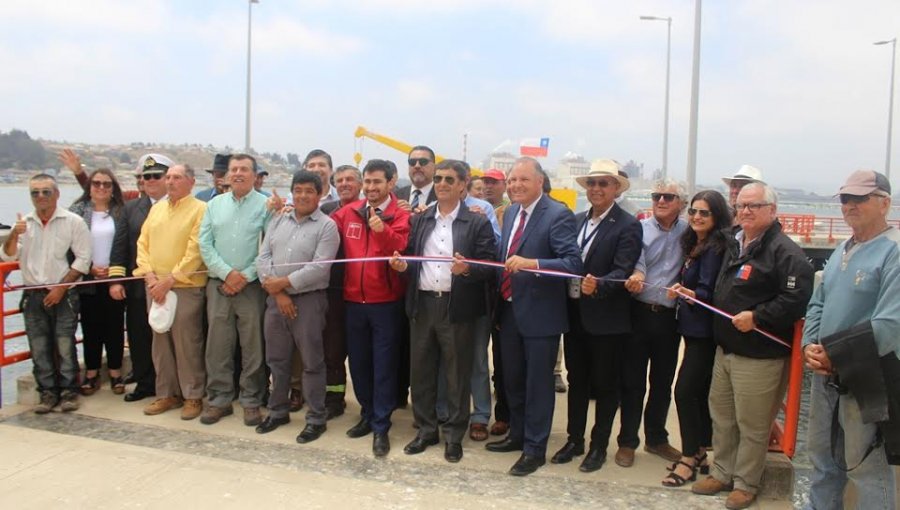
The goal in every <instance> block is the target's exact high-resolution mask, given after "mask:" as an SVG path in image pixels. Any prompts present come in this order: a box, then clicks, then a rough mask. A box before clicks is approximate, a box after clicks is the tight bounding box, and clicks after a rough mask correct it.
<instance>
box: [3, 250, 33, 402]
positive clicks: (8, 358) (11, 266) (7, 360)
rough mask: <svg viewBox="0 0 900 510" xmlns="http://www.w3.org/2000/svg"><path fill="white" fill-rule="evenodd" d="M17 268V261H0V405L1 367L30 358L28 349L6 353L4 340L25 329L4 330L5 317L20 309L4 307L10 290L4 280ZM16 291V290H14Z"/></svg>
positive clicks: (18, 335) (17, 335)
mask: <svg viewBox="0 0 900 510" xmlns="http://www.w3.org/2000/svg"><path fill="white" fill-rule="evenodd" d="M18 269H19V263H18V262H3V263H0V310H2V311H3V316H2V317H0V407H2V406H3V396H2V395H3V393H2V389H3V387H2V379H3V377H2V372H3V367H5V366H7V365H12V364H13V363H18V362H20V361H24V360H26V359H30V358H31V352H30V351H19V352H14V353H12V354H6V341H7V340H11V339H13V338H18V337H21V336H25V331H24V330H22V331H12V332H7V331H6V318H7V317H10V316H13V315H17V314H21V313H22V310H20V309H19V308H13V309H11V310H7V309H6V301H5V300H6V294H7V293H8V292H10V291H8V290H7V289H6V282H7V279H8V278H9V275H10V273H12V272H13V271H16V270H18ZM14 292H18V291H14Z"/></svg>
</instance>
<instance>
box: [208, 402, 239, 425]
mask: <svg viewBox="0 0 900 510" xmlns="http://www.w3.org/2000/svg"><path fill="white" fill-rule="evenodd" d="M229 414H234V409H233V408H232V407H231V405H228V406H227V407H217V406H212V405H211V406H207V408H206V410H205V411H203V415H202V416H200V423H202V424H204V425H212V424H213V423H218V422H219V420H221V419H222V418H224V417H226V416H228V415H229Z"/></svg>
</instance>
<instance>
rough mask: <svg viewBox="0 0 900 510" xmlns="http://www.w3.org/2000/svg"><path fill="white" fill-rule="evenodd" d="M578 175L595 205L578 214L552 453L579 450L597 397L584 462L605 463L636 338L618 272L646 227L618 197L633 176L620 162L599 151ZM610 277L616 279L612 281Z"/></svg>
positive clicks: (566, 457)
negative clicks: (563, 391) (579, 265)
mask: <svg viewBox="0 0 900 510" xmlns="http://www.w3.org/2000/svg"><path fill="white" fill-rule="evenodd" d="M575 181H576V182H577V183H578V184H579V185H581V186H582V187H583V188H584V189H585V190H586V192H587V199H588V201H589V202H590V203H591V208H590V209H589V210H587V211H585V212H583V213H579V214H577V215H575V224H576V227H577V228H578V238H577V242H578V247H579V248H581V258H582V260H583V261H584V271H585V273H586V276H585V278H584V279H583V280H573V281H572V282H570V292H569V302H568V305H569V306H568V312H569V324H570V328H571V329H570V330H569V332H568V333H566V335H565V356H566V367H567V368H568V370H569V372H568V380H569V395H568V399H569V401H568V404H569V405H568V411H569V415H568V425H567V427H566V430H567V432H568V439H567V440H566V444H565V445H564V446H563V447H562V448H561V449H560V450H559V451H558V452H557V453H556V455H554V456H553V458H552V459H551V460H550V461H551V462H553V463H554V464H564V463H566V462H569V461H571V460H572V459H573V458H574V457H576V456H578V455H582V454H583V453H584V451H585V448H584V432H585V428H586V426H587V412H588V404H589V403H590V400H591V399H592V398H595V399H596V403H595V407H594V427H593V428H592V429H591V437H590V439H591V443H590V449H589V450H588V454H587V456H586V457H585V458H584V461H583V462H582V463H581V466H580V467H579V469H580V470H581V471H582V472H585V473H587V472H591V471H596V470H598V469H600V468H601V467H602V466H603V463H604V462H605V460H606V448H607V446H608V445H609V436H610V434H611V432H612V424H613V418H615V416H616V411H617V410H618V408H619V388H618V386H619V371H620V366H621V364H622V349H623V347H624V346H625V344H626V343H628V341H629V340H630V338H631V330H632V324H631V298H630V296H629V294H628V291H626V290H625V287H624V286H623V285H622V283H621V280H624V279H625V278H626V277H627V276H629V275H631V273H632V271H634V266H635V264H636V263H637V260H638V257H640V255H641V238H642V237H643V231H642V229H641V224H640V222H638V220H637V219H636V218H635V217H634V216H632V215H630V214H628V213H627V212H626V211H624V210H623V209H622V208H621V207H619V205H618V204H617V203H616V198H617V197H618V196H620V195H621V194H622V193H624V192H625V191H626V190H628V188H629V186H630V183H629V181H628V179H627V178H625V177H623V176H622V174H621V165H619V163H618V162H616V161H614V160H611V159H598V160H596V161H594V162H593V163H592V164H591V170H590V172H589V173H588V174H587V175H584V176H580V177H577V178H576V179H575ZM610 280H619V282H616V281H610Z"/></svg>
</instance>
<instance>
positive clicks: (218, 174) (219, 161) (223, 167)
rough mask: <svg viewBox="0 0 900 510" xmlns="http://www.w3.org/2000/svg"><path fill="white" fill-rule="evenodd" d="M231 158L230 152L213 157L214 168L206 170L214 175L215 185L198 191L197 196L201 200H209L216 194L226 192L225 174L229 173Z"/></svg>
mask: <svg viewBox="0 0 900 510" xmlns="http://www.w3.org/2000/svg"><path fill="white" fill-rule="evenodd" d="M229 158H230V155H228V154H216V156H215V157H214V158H213V166H212V168H210V169H207V170H206V171H207V172H209V174H210V175H212V178H213V185H212V187H211V188H206V189H205V190H202V191H198V192H197V195H196V197H197V198H198V199H199V200H202V201H204V202H209V201H210V200H212V198H213V197H214V196H216V195H221V194H222V193H225V191H226V190H225V187H226V186H225V185H226V179H225V174H227V173H228V160H229Z"/></svg>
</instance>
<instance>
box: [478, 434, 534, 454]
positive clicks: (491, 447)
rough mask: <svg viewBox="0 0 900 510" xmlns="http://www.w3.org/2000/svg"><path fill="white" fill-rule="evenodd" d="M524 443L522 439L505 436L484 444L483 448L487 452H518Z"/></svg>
mask: <svg viewBox="0 0 900 510" xmlns="http://www.w3.org/2000/svg"><path fill="white" fill-rule="evenodd" d="M523 446H524V444H523V443H522V441H515V440H512V439H510V438H509V437H507V438H506V439H502V440H500V441H493V442H490V443H487V444H486V445H484V448H485V450H487V451H489V452H501V453H502V452H518V451H522V447H523Z"/></svg>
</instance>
